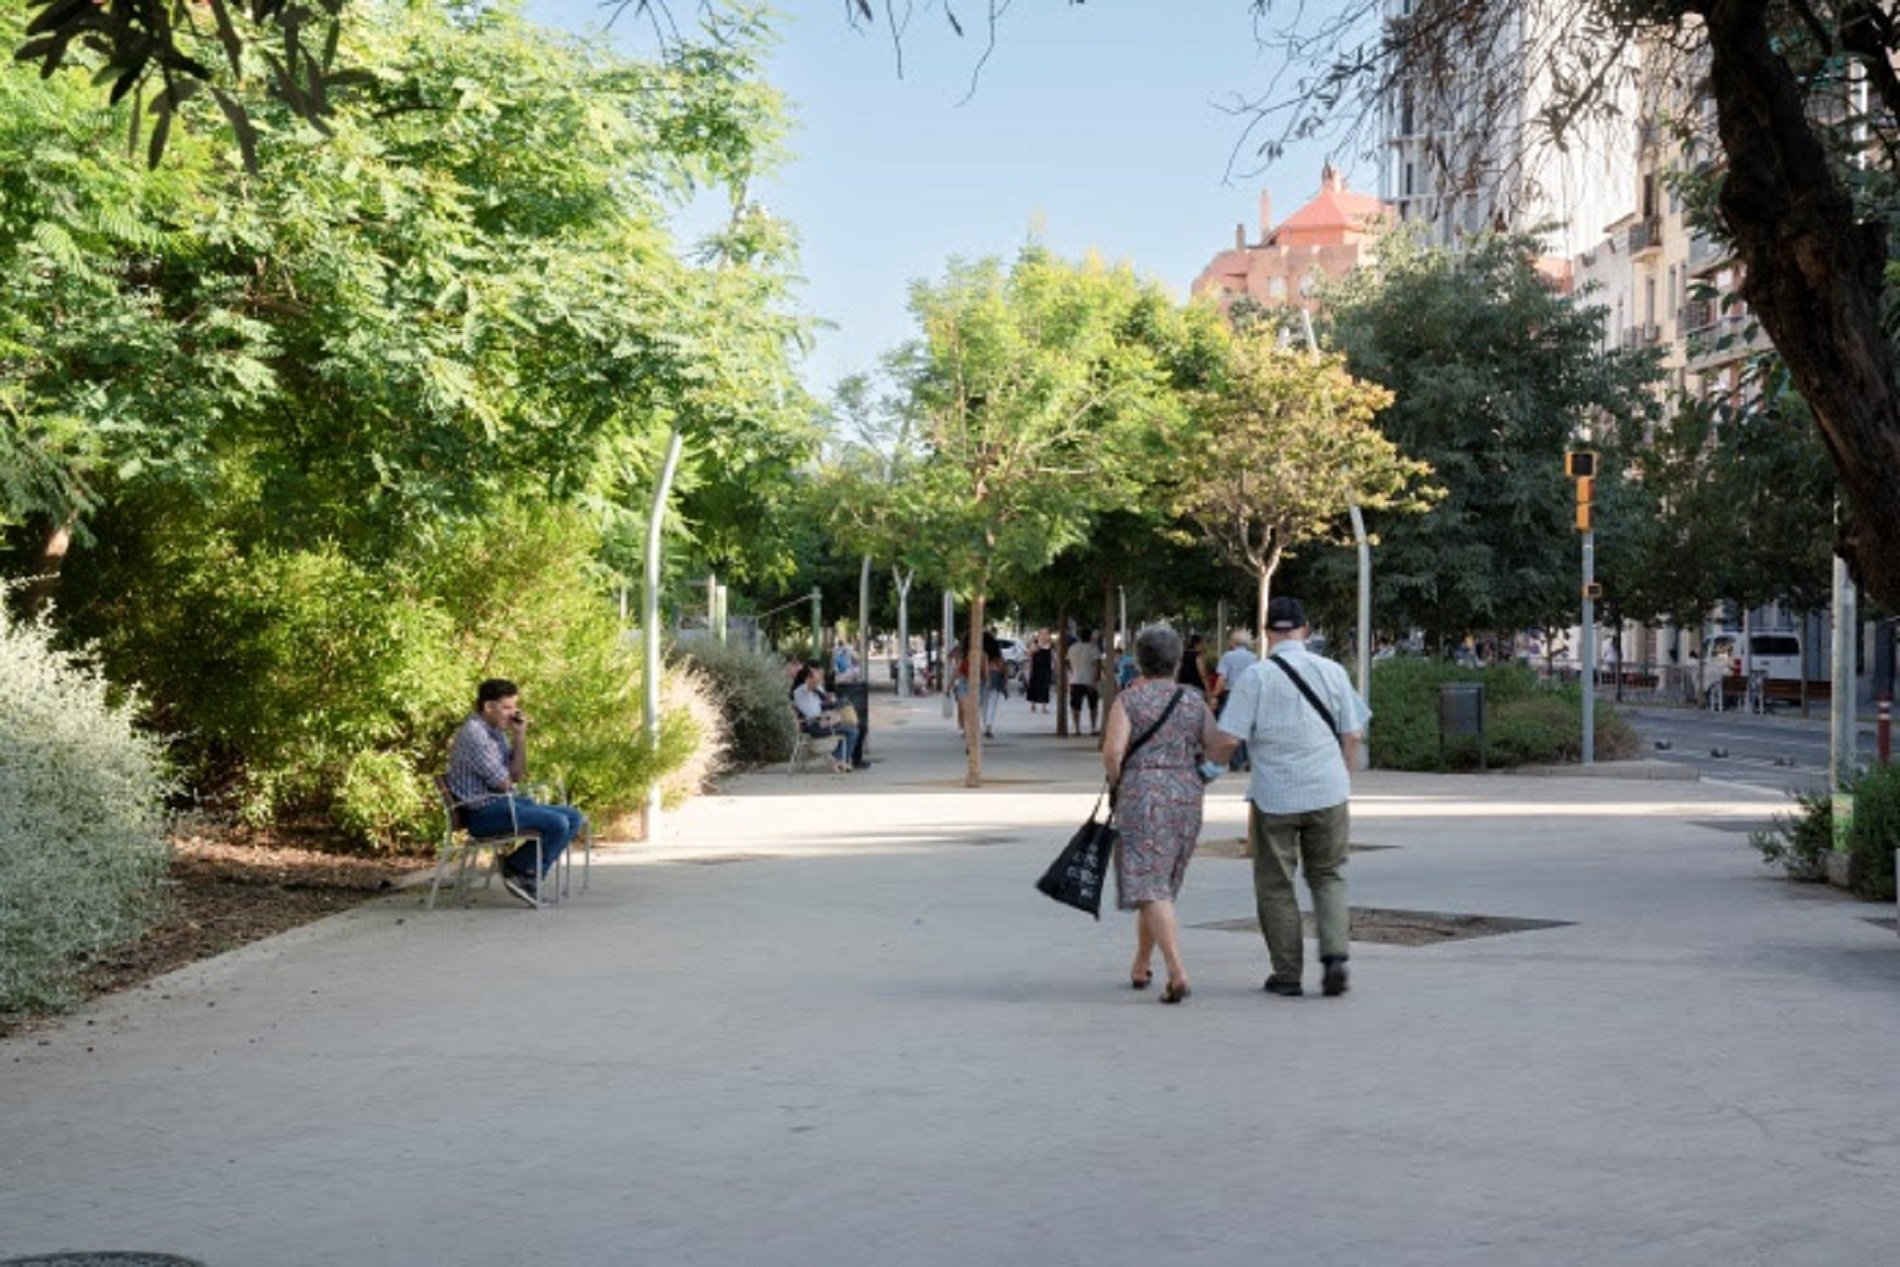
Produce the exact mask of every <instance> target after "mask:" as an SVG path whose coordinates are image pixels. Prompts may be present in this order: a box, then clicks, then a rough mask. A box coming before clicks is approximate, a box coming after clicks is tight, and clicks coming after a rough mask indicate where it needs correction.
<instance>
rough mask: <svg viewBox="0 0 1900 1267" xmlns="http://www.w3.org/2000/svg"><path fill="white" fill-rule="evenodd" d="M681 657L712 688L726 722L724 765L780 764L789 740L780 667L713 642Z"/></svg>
mask: <svg viewBox="0 0 1900 1267" xmlns="http://www.w3.org/2000/svg"><path fill="white" fill-rule="evenodd" d="M681 656H682V658H683V659H685V660H686V662H687V663H689V664H691V665H692V666H693V667H694V668H696V669H697V670H698V671H699V672H700V673H701V674H703V675H704V676H705V677H706V678H708V679H710V680H711V682H712V688H713V692H714V695H715V697H716V698H717V700H718V704H719V708H720V710H721V711H722V713H723V714H724V716H725V720H726V735H727V746H728V754H729V759H730V760H731V761H733V762H734V763H735V764H740V765H761V764H769V763H771V762H774V761H783V760H785V754H786V753H787V752H789V751H791V747H792V734H793V727H792V713H791V707H790V700H791V691H790V685H791V684H790V682H789V681H788V680H787V678H786V676H785V661H783V660H781V659H779V658H778V657H777V656H775V655H761V654H759V653H758V652H754V651H749V650H747V649H746V648H744V647H741V646H738V645H737V644H733V645H729V646H722V645H720V644H718V643H713V642H702V643H695V644H693V645H692V646H690V647H684V648H681Z"/></svg>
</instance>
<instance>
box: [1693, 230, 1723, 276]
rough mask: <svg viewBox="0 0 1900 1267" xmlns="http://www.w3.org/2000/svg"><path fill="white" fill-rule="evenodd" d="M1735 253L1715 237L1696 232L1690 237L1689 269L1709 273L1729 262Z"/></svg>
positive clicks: (1694, 271)
mask: <svg viewBox="0 0 1900 1267" xmlns="http://www.w3.org/2000/svg"><path fill="white" fill-rule="evenodd" d="M1732 254H1733V252H1731V251H1730V250H1729V248H1728V247H1727V246H1724V245H1723V244H1722V243H1720V242H1717V241H1716V240H1715V239H1714V238H1709V237H1704V236H1703V235H1702V234H1700V233H1698V234H1695V235H1694V236H1693V237H1691V238H1690V239H1689V271H1690V272H1691V273H1707V272H1711V271H1713V270H1715V269H1716V268H1719V267H1721V266H1722V265H1723V264H1726V263H1728V261H1729V258H1730V256H1731V255H1732Z"/></svg>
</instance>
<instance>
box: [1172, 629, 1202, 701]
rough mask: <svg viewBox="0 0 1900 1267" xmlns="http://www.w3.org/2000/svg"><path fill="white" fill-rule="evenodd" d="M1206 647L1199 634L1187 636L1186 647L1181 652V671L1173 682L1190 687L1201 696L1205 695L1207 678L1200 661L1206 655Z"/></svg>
mask: <svg viewBox="0 0 1900 1267" xmlns="http://www.w3.org/2000/svg"><path fill="white" fill-rule="evenodd" d="M1206 654H1207V653H1206V646H1205V644H1204V643H1203V642H1202V640H1201V635H1199V634H1189V635H1188V640H1187V647H1186V649H1185V650H1183V651H1182V652H1181V671H1180V672H1179V673H1177V674H1175V675H1174V680H1175V681H1177V682H1179V683H1180V684H1181V685H1182V686H1191V687H1193V688H1194V689H1195V690H1197V691H1199V692H1200V693H1201V694H1202V695H1206V694H1207V678H1206V676H1205V674H1204V673H1203V672H1202V667H1201V660H1202V658H1203V657H1204V656H1205V655H1206Z"/></svg>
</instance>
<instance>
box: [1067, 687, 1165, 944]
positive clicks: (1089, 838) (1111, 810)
mask: <svg viewBox="0 0 1900 1267" xmlns="http://www.w3.org/2000/svg"><path fill="white" fill-rule="evenodd" d="M1185 692H1186V688H1185V687H1182V688H1179V689H1177V690H1176V691H1175V692H1174V698H1173V699H1170V700H1169V701H1168V706H1167V707H1166V708H1164V709H1162V710H1161V716H1159V717H1157V718H1155V720H1154V724H1153V725H1152V726H1149V727H1148V728H1147V729H1146V730H1144V731H1142V732H1141V734H1139V735H1137V736H1136V737H1135V739H1134V741H1133V742H1132V743H1130V744H1129V745H1128V750H1127V751H1126V752H1124V753H1123V754H1122V761H1123V763H1124V764H1126V762H1127V760H1128V758H1129V757H1132V756H1133V755H1134V754H1135V750H1136V749H1137V748H1139V747H1141V745H1142V744H1144V743H1147V742H1148V739H1149V737H1150V736H1152V735H1153V734H1154V733H1155V731H1157V730H1159V729H1161V724H1162V723H1163V722H1165V721H1167V720H1168V714H1169V713H1172V712H1173V711H1174V706H1175V705H1176V704H1178V703H1180V702H1181V696H1182V695H1183V694H1184V693H1185ZM1104 799H1106V800H1107V801H1108V817H1107V818H1103V817H1102V816H1101V814H1102V801H1103V800H1104ZM1121 835H1122V834H1121V832H1119V831H1117V830H1116V828H1115V798H1114V793H1113V791H1112V789H1111V788H1110V785H1109V783H1108V780H1106V779H1104V780H1103V781H1102V790H1101V792H1100V793H1098V794H1097V795H1096V797H1095V808H1094V809H1092V810H1090V811H1089V817H1088V821H1087V822H1085V823H1083V824H1082V825H1081V826H1080V827H1078V828H1076V830H1075V835H1073V836H1071V837H1069V843H1068V844H1066V845H1064V846H1063V847H1062V852H1061V853H1059V854H1057V855H1056V860H1055V861H1054V862H1052V863H1050V864H1049V869H1048V870H1047V871H1044V872H1043V873H1042V878H1041V879H1040V880H1037V881H1036V887H1037V888H1038V889H1040V890H1041V891H1042V892H1044V893H1046V894H1048V895H1049V896H1050V897H1052V898H1054V899H1055V900H1056V901H1058V902H1061V903H1062V904H1063V905H1065V906H1073V907H1074V908H1075V909H1076V910H1078V911H1087V912H1088V913H1089V914H1090V915H1093V916H1094V917H1095V918H1096V919H1098V920H1099V919H1101V918H1102V886H1103V882H1104V881H1105V880H1106V879H1107V878H1108V867H1109V860H1110V859H1112V858H1113V857H1114V856H1115V844H1116V842H1117V841H1119V840H1120V839H1121Z"/></svg>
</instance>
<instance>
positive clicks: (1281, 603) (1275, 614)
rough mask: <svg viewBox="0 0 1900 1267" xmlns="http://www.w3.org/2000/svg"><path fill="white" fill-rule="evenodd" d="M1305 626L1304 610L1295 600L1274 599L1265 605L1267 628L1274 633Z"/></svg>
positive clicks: (1298, 601)
mask: <svg viewBox="0 0 1900 1267" xmlns="http://www.w3.org/2000/svg"><path fill="white" fill-rule="evenodd" d="M1305 624H1306V609H1305V608H1304V607H1302V606H1300V600H1299V599H1297V598H1276V599H1274V600H1273V601H1272V602H1270V603H1268V604H1267V628H1269V629H1271V630H1273V631H1274V632H1276V633H1283V632H1285V631H1286V630H1288V629H1299V628H1301V627H1302V626H1304V625H1305Z"/></svg>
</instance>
